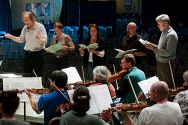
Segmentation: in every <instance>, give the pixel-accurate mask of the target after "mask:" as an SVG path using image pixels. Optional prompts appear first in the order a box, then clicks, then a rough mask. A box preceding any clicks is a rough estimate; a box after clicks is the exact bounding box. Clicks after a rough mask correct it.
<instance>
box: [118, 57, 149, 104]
mask: <svg viewBox="0 0 188 125" xmlns="http://www.w3.org/2000/svg"><path fill="white" fill-rule="evenodd" d="M120 63H121V64H120V66H121V68H122V70H127V72H126V73H125V74H124V75H123V76H122V78H121V79H120V82H119V90H117V91H116V96H117V97H121V100H120V102H121V103H134V102H135V101H136V100H135V97H134V94H133V91H132V89H131V86H130V83H129V81H128V77H129V78H130V80H131V82H132V85H133V88H134V90H135V92H136V94H137V96H138V95H139V94H140V93H141V88H140V87H139V85H138V82H140V81H142V80H145V79H146V77H145V74H144V72H143V71H142V70H140V69H138V68H137V67H135V64H136V61H135V58H134V56H133V55H132V54H125V55H123V57H122V58H121V62H120Z"/></svg>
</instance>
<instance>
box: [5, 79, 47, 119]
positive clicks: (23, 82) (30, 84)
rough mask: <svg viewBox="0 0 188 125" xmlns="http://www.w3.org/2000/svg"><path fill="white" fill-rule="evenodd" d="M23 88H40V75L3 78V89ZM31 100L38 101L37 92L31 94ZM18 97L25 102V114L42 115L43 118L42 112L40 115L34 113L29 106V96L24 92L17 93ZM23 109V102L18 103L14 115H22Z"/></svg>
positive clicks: (33, 116)
mask: <svg viewBox="0 0 188 125" xmlns="http://www.w3.org/2000/svg"><path fill="white" fill-rule="evenodd" d="M25 88H28V89H31V88H35V89H42V88H43V87H42V79H41V77H20V78H3V90H4V91H5V90H15V89H18V90H23V89H25ZM32 95H33V100H34V101H38V98H39V97H40V95H38V94H33V93H32ZM18 96H19V97H20V101H21V102H26V115H27V116H29V117H32V118H35V117H36V118H38V117H42V118H43V115H44V114H43V113H41V114H40V115H39V114H37V113H35V111H34V110H33V109H32V108H31V104H30V102H29V98H28V96H27V95H26V93H25V92H24V93H22V94H18ZM23 113H24V109H23V103H21V104H20V106H19V107H18V109H17V111H16V113H15V114H16V115H21V116H22V115H23Z"/></svg>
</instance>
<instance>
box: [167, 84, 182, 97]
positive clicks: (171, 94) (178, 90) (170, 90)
mask: <svg viewBox="0 0 188 125" xmlns="http://www.w3.org/2000/svg"><path fill="white" fill-rule="evenodd" d="M185 89H186V88H185V87H184V86H182V87H177V88H174V89H169V95H170V96H176V95H177V94H178V93H179V92H181V91H184V90H185Z"/></svg>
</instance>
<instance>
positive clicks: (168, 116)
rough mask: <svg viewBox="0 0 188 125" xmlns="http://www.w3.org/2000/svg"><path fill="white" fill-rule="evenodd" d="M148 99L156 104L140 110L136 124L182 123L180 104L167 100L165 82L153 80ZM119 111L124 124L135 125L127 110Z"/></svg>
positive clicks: (178, 124)
mask: <svg viewBox="0 0 188 125" xmlns="http://www.w3.org/2000/svg"><path fill="white" fill-rule="evenodd" d="M150 99H151V100H152V101H154V102H156V104H155V105H153V106H151V107H147V108H144V109H143V110H142V111H141V113H140V115H139V117H138V120H137V123H136V125H182V122H183V117H182V112H181V109H180V106H179V105H178V104H177V103H174V102H169V101H168V85H167V83H165V82H163V81H158V82H155V83H154V84H153V85H152V86H151V89H150ZM120 113H121V114H122V115H123V116H124V122H125V124H128V125H135V123H134V121H133V120H132V119H131V118H130V117H129V116H128V113H127V112H120Z"/></svg>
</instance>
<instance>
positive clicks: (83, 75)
mask: <svg viewBox="0 0 188 125" xmlns="http://www.w3.org/2000/svg"><path fill="white" fill-rule="evenodd" d="M81 68H82V77H83V81H84V84H85V83H86V79H85V74H84V67H83V65H81Z"/></svg>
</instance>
